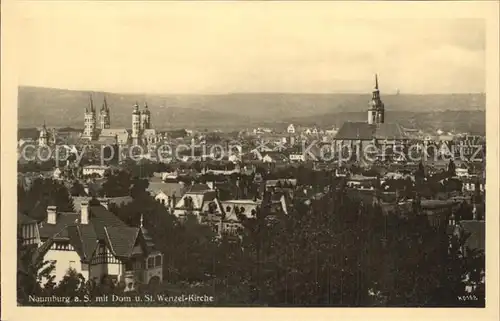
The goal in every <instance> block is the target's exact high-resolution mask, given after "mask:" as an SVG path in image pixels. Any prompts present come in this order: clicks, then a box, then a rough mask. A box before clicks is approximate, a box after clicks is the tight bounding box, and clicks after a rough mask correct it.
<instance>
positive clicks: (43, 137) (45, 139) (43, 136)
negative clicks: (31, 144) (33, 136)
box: [38, 122, 49, 146]
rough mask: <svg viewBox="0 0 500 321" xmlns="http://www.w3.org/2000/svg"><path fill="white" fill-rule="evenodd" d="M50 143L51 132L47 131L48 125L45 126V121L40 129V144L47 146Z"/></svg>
mask: <svg viewBox="0 0 500 321" xmlns="http://www.w3.org/2000/svg"><path fill="white" fill-rule="evenodd" d="M48 144H49V132H48V131H47V127H46V126H45V122H43V127H42V129H41V130H40V136H39V138H38V145H39V146H47V145H48Z"/></svg>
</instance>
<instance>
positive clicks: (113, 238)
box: [104, 226, 140, 257]
mask: <svg viewBox="0 0 500 321" xmlns="http://www.w3.org/2000/svg"><path fill="white" fill-rule="evenodd" d="M139 230H140V229H139V228H137V227H123V226H122V227H112V226H110V227H104V232H105V234H106V238H105V240H106V242H107V243H108V244H109V246H110V249H111V251H112V252H113V254H114V255H115V256H118V257H130V256H131V255H132V250H133V249H134V245H135V244H136V241H137V237H138V235H139Z"/></svg>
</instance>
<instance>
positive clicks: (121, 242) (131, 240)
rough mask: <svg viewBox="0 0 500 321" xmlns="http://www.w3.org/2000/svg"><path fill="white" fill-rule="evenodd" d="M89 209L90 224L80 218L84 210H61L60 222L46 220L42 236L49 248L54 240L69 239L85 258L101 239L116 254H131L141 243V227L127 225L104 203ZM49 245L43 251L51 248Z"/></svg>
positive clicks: (58, 219)
mask: <svg viewBox="0 0 500 321" xmlns="http://www.w3.org/2000/svg"><path fill="white" fill-rule="evenodd" d="M89 212H90V218H89V223H88V224H81V223H80V222H79V219H80V213H58V215H57V220H56V224H48V223H47V221H46V220H45V221H44V222H43V223H42V224H41V226H40V237H41V238H42V240H46V242H45V243H47V244H49V245H47V246H48V247H49V248H50V244H51V243H52V242H53V241H54V240H60V239H64V240H68V241H69V242H70V244H71V245H72V246H73V247H74V248H75V251H76V252H77V253H78V255H79V256H80V258H81V259H82V261H88V260H89V259H90V258H92V256H93V255H94V252H95V249H96V247H97V244H98V243H99V242H104V243H105V244H106V245H108V247H109V248H110V249H111V251H112V252H113V253H114V254H115V255H116V256H118V257H129V256H130V255H131V254H132V249H133V247H134V245H135V244H136V243H137V237H138V235H139V228H134V227H129V226H127V225H126V224H125V223H124V222H122V221H121V220H120V219H119V218H118V217H116V216H115V215H114V214H113V213H112V212H110V211H108V210H106V208H104V207H103V206H102V205H92V206H89ZM45 243H44V244H45ZM47 246H45V245H44V248H43V249H42V250H41V251H42V252H43V251H47V250H48V248H47Z"/></svg>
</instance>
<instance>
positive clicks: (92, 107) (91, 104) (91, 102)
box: [89, 94, 95, 113]
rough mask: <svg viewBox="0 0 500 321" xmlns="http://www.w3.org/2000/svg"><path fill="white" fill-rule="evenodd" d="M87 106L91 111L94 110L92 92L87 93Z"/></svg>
mask: <svg viewBox="0 0 500 321" xmlns="http://www.w3.org/2000/svg"><path fill="white" fill-rule="evenodd" d="M89 107H90V112H91V113H93V112H95V108H94V100H93V99H92V94H90V95H89Z"/></svg>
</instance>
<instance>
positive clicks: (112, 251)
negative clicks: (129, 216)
mask: <svg viewBox="0 0 500 321" xmlns="http://www.w3.org/2000/svg"><path fill="white" fill-rule="evenodd" d="M103 228H104V233H105V234H106V238H107V239H108V242H109V248H110V250H111V253H113V255H114V256H116V252H115V249H113V244H112V243H111V238H110V237H109V234H108V228H107V226H103Z"/></svg>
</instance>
